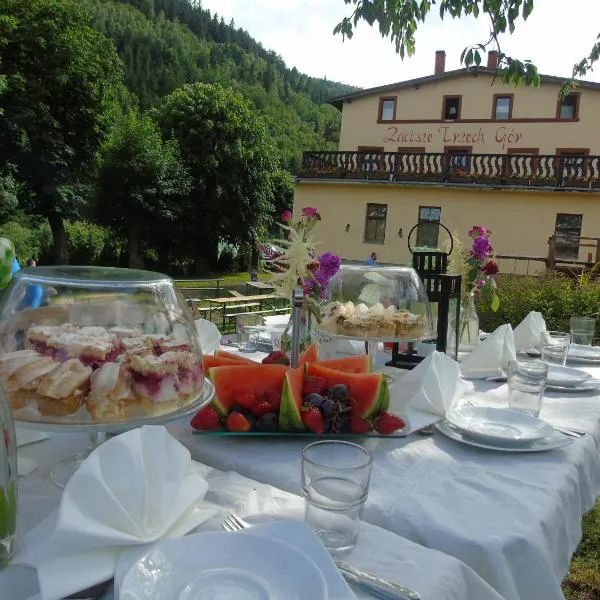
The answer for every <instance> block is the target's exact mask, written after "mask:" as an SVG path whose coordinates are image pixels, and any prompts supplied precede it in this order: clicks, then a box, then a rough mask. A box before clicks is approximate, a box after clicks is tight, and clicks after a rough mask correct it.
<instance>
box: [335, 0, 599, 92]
mask: <svg viewBox="0 0 600 600" xmlns="http://www.w3.org/2000/svg"><path fill="white" fill-rule="evenodd" d="M344 2H345V3H346V4H351V5H353V6H354V7H355V8H354V11H353V12H352V14H351V15H350V16H348V17H344V19H343V20H342V21H341V22H340V23H338V24H337V25H336V27H335V29H334V33H341V34H342V36H343V37H347V38H349V39H350V38H352V36H353V34H354V28H355V27H356V25H357V24H358V23H359V22H360V21H366V22H367V23H368V24H369V25H375V24H377V25H378V27H379V32H380V33H381V35H382V36H383V37H389V38H390V39H391V41H392V42H393V43H394V44H395V46H396V52H398V53H399V54H400V56H401V57H402V58H404V57H405V55H408V56H412V55H413V54H414V53H415V33H416V31H417V29H418V28H419V27H420V26H421V24H423V23H425V19H426V18H427V16H428V15H429V13H430V12H431V11H432V10H433V9H434V8H437V10H438V11H439V14H440V17H441V18H442V19H443V18H444V17H446V16H449V17H452V18H453V19H457V18H458V19H460V18H461V17H465V16H472V17H475V18H479V17H482V18H484V19H487V20H489V21H490V37H489V39H488V40H486V41H485V42H483V43H481V44H477V45H475V46H472V47H467V48H465V49H464V51H463V53H462V55H461V62H462V63H463V64H464V65H465V66H466V67H470V66H473V65H477V66H478V65H480V64H481V53H482V52H486V51H487V50H488V48H490V47H491V48H492V49H494V50H496V51H497V52H498V53H499V65H498V72H499V74H500V75H501V76H502V78H503V79H504V80H505V81H507V82H512V83H514V84H518V83H521V82H525V83H527V84H530V85H539V83H540V78H539V75H538V70H537V67H536V66H535V65H534V64H533V63H532V62H531V61H528V60H525V61H521V60H519V59H517V58H513V57H510V56H507V55H506V54H504V53H503V52H502V49H501V47H500V40H499V37H500V36H501V35H502V34H504V33H506V32H507V31H508V32H509V33H513V31H514V30H515V28H516V26H517V24H518V22H519V21H520V20H523V21H525V20H527V18H528V17H529V15H530V14H531V12H532V11H533V7H534V0H344ZM597 40H600V35H598V38H597ZM599 58H600V41H597V42H596V43H595V44H594V45H593V46H592V49H591V50H590V53H589V55H588V56H587V57H585V58H583V59H582V60H581V61H580V62H578V63H577V64H576V65H575V66H574V67H573V72H572V74H571V77H572V78H576V77H583V76H584V75H585V74H586V73H587V72H588V71H589V70H590V69H591V67H592V65H593V64H594V63H595V62H596V61H597V60H598V59H599ZM571 85H573V81H572V79H571V80H569V81H567V82H565V86H563V93H564V92H565V91H566V90H567V89H568V87H570V86H571Z"/></svg>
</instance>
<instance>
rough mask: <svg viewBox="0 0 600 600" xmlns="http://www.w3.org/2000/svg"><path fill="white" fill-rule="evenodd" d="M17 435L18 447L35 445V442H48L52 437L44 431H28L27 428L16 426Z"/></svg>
mask: <svg viewBox="0 0 600 600" xmlns="http://www.w3.org/2000/svg"><path fill="white" fill-rule="evenodd" d="M15 433H16V436H17V447H19V448H20V447H21V446H26V445H27V444H33V443H35V442H41V441H43V440H47V439H48V438H49V437H50V436H49V435H48V434H47V433H44V432H43V431H37V430H36V429H28V428H26V427H19V426H18V425H16V424H15Z"/></svg>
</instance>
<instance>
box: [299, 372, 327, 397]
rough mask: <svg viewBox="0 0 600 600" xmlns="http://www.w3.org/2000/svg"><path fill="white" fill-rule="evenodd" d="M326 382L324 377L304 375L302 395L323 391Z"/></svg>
mask: <svg viewBox="0 0 600 600" xmlns="http://www.w3.org/2000/svg"><path fill="white" fill-rule="evenodd" d="M326 387H327V384H326V382H325V378H324V377H315V376H314V375H306V377H304V387H303V388H302V395H303V396H308V395H309V394H322V393H323V392H324V391H325V388H326Z"/></svg>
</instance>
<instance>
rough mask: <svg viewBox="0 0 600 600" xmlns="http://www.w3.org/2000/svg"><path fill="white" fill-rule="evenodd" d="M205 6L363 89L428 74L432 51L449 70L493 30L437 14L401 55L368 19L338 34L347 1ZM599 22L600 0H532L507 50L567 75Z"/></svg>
mask: <svg viewBox="0 0 600 600" xmlns="http://www.w3.org/2000/svg"><path fill="white" fill-rule="evenodd" d="M202 6H203V7H204V8H207V9H209V10H211V12H213V13H214V12H216V13H217V14H219V15H221V16H223V17H224V19H225V21H226V22H229V21H230V20H231V19H232V18H233V19H234V21H235V24H236V27H242V28H243V29H245V30H247V31H248V32H249V33H250V34H251V35H252V37H254V38H255V39H256V40H257V41H259V42H260V43H261V44H262V45H263V46H264V47H265V48H266V49H268V50H274V51H275V52H276V53H277V54H279V55H280V56H281V57H282V58H283V60H284V61H285V62H286V64H287V65H288V67H290V68H291V67H293V66H295V67H296V68H297V69H298V70H299V71H300V72H301V73H305V74H307V75H312V76H314V77H327V79H330V80H333V81H341V82H343V83H348V84H352V85H357V86H360V87H373V86H377V85H384V84H386V83H393V82H396V81H402V80H404V79H410V78H413V77H420V76H423V75H428V74H430V73H432V72H433V62H434V51H435V50H441V49H443V50H446V68H447V69H456V68H459V66H460V54H461V52H462V50H463V48H464V47H465V46H467V45H470V44H476V43H480V42H483V41H485V40H486V38H487V37H488V34H489V27H488V24H487V22H486V21H485V19H482V18H480V19H479V20H477V21H476V20H475V19H463V20H460V21H459V20H456V21H452V20H445V21H441V20H440V19H439V17H438V16H437V15H436V14H432V18H431V19H430V20H428V21H427V22H426V23H425V25H422V26H421V27H420V28H419V30H418V32H417V36H416V42H417V51H416V54H415V55H414V56H413V57H412V58H410V59H406V60H404V61H402V60H401V59H400V57H399V56H398V55H397V54H396V53H395V51H394V47H393V45H392V44H391V42H389V40H384V39H382V38H381V36H380V35H379V32H378V31H377V30H376V29H373V28H370V27H369V26H368V25H366V24H361V25H360V26H359V27H358V29H357V31H356V33H355V35H354V37H353V38H352V40H346V41H345V42H343V41H342V38H341V36H339V35H336V36H334V35H333V28H334V27H335V25H336V24H337V23H338V22H339V21H341V19H342V18H343V17H344V16H348V15H350V13H351V10H352V7H351V6H350V5H346V4H345V3H344V1H343V0H202ZM567 6H568V9H567ZM434 12H435V7H434ZM599 23H600V2H599V0H570V2H567V0H535V9H534V11H533V13H532V15H531V16H530V17H529V19H528V21H527V22H526V23H522V22H520V23H519V24H518V26H517V29H516V32H515V33H514V34H513V35H512V36H511V35H506V36H504V37H503V38H502V40H501V43H502V50H503V51H504V52H506V53H507V54H509V55H512V56H516V57H518V58H521V59H531V60H533V61H534V62H535V63H536V64H537V66H538V67H539V69H540V72H541V73H544V74H547V75H558V76H563V77H567V76H569V75H570V73H571V69H572V66H573V64H574V63H575V62H576V61H578V60H580V59H581V58H582V57H583V56H585V55H587V53H588V52H589V51H590V49H591V47H592V45H593V43H594V41H595V39H596V36H597V35H598V33H599V32H600V25H599ZM598 71H599V68H597V69H596V73H597V72H598ZM588 78H590V79H593V78H594V77H593V76H592V77H588ZM596 78H597V76H596Z"/></svg>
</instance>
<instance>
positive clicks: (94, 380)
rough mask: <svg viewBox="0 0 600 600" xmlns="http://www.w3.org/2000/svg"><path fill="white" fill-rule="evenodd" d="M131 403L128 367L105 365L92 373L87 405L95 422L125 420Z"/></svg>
mask: <svg viewBox="0 0 600 600" xmlns="http://www.w3.org/2000/svg"><path fill="white" fill-rule="evenodd" d="M131 401H132V391H131V374H130V373H129V371H128V370H127V367H126V365H124V364H119V363H114V362H109V363H104V364H103V365H102V366H101V367H100V368H99V369H96V370H95V371H94V372H93V373H92V375H91V377H90V393H89V394H88V396H87V398H86V400H85V405H86V408H87V409H88V411H89V412H90V414H91V415H92V419H93V420H94V421H123V420H125V419H126V417H127V406H128V404H129V403H131Z"/></svg>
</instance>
